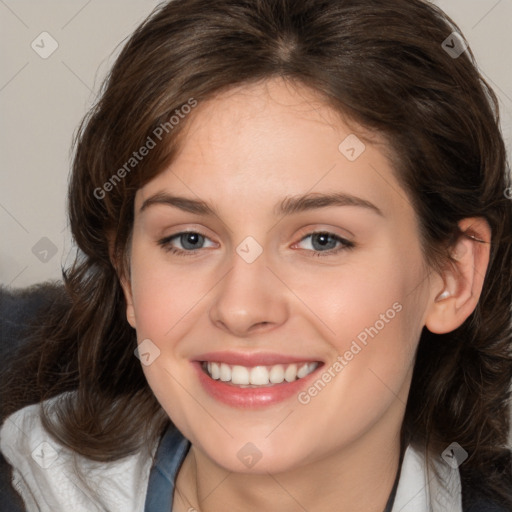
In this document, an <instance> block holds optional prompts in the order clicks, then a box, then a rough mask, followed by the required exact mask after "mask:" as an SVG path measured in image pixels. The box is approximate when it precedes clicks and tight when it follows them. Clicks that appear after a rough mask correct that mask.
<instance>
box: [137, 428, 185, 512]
mask: <svg viewBox="0 0 512 512" xmlns="http://www.w3.org/2000/svg"><path fill="white" fill-rule="evenodd" d="M189 449H190V441H188V440H187V439H185V438H184V437H183V436H182V435H181V432H180V431H179V430H178V429H176V428H175V427H173V426H172V425H171V426H169V428H168V429H167V430H166V431H165V434H164V435H163V437H162V439H161V441H160V444H159V446H158V450H157V452H156V457H155V462H154V464H153V467H152V468H151V473H150V475H149V482H148V490H147V494H146V504H145V506H144V512H170V511H172V499H173V495H174V482H175V480H176V476H177V474H178V470H179V468H180V466H181V464H182V462H183V460H184V459H185V456H186V455H187V453H188V451H189Z"/></svg>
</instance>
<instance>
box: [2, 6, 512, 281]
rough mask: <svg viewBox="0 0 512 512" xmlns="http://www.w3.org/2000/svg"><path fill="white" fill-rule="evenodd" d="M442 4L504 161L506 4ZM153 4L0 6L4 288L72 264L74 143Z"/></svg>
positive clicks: (510, 131)
mask: <svg viewBox="0 0 512 512" xmlns="http://www.w3.org/2000/svg"><path fill="white" fill-rule="evenodd" d="M438 4H439V5H440V6H441V7H442V8H443V9H444V10H445V11H446V12H447V13H448V14H449V15H450V16H452V17H453V18H454V19H455V21H456V22H457V23H458V24H459V25H460V26H461V29H462V31H463V33H464V34H465V36H466V38H467V39H468V41H469V43H470V45H471V48H472V49H473V51H474V52H475V54H476V57H477V60H478V62H479V64H480V67H481V69H482V71H483V72H484V74H485V76H486V77H487V78H488V79H489V82H490V83H491V85H493V87H494V88H495V90H496V92H497V93H498V95H499V96H500V99H501V108H502V125H503V130H504V134H505V137H506V141H507V146H508V148H509V152H510V150H511V149H512V64H511V62H512V59H511V57H510V49H511V48H512V31H511V30H510V20H512V0H443V1H439V2H438ZM156 5H157V2H155V1H154V0H153V1H151V0H128V1H126V0H124V1H121V0H108V1H100V0H89V1H87V0H85V1H75V0H73V1H70V0H51V1H50V0H40V1H36V0H32V1H28V0H17V1H16V0H0V38H1V40H2V41H1V43H2V50H3V51H2V54H1V62H0V130H1V132H0V134H1V136H0V155H1V163H0V165H1V167H2V173H1V182H0V229H1V233H2V235H3V236H2V239H3V241H4V243H2V244H1V246H0V283H2V284H4V285H9V286H13V287H16V288H17V287H23V286H27V285H30V284H32V283H36V282H40V281H43V280H46V279H59V278H60V276H61V266H66V265H67V264H69V261H70V259H71V256H72V254H73V253H72V243H71V239H70V236H69V233H68V229H67V226H66V214H65V201H66V185H67V176H68V171H69V166H70V158H71V155H70V146H71V140H72V135H73V133H74V131H75V130H76V128H77V126H78V123H79V121H80V119H81V118H82V116H83V115H84V114H85V112H86V111H87V109H88V107H90V106H91V104H92V102H93V100H94V98H95V94H96V93H97V91H98V88H99V85H100V83H101V79H102V78H103V77H104V76H105V74H106V72H107V70H108V68H109V66H110V65H111V64H112V63H113V60H114V57H115V55H117V53H118V51H119V49H120V46H121V43H122V42H123V40H124V39H125V38H126V37H127V36H128V35H129V34H130V33H131V32H132V31H133V29H135V27H136V26H137V25H138V24H139V23H140V22H141V21H142V20H143V19H144V18H145V17H146V16H147V15H148V14H149V13H150V11H151V10H152V9H153V8H154V7H155V6H156ZM418 23H421V20H418ZM42 32H48V33H49V34H50V35H51V36H52V37H53V38H54V39H55V40H56V41H57V43H58V48H57V50H56V51H55V52H54V53H53V54H52V55H51V56H49V57H48V58H47V59H43V58H41V57H40V56H39V55H38V54H37V53H36V52H35V51H34V50H33V49H32V47H31V43H32V42H33V41H34V40H36V43H37V41H40V39H39V38H38V36H39V35H40V34H41V33H42ZM36 38H37V39H36ZM440 43H441V42H440ZM39 44H41V43H39ZM45 46H46V48H48V47H49V46H48V42H46V43H45ZM41 239H42V240H41ZM44 251H47V252H46V253H45V252H44Z"/></svg>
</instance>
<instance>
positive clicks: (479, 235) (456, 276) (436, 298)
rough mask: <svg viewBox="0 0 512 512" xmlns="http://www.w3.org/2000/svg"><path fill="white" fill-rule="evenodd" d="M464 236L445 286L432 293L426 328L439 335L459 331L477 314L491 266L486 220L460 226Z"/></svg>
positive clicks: (455, 250) (444, 278) (467, 221)
mask: <svg viewBox="0 0 512 512" xmlns="http://www.w3.org/2000/svg"><path fill="white" fill-rule="evenodd" d="M459 227H460V229H461V231H462V233H463V234H462V235H461V236H460V237H459V239H458V240H457V243H456V244H455V246H454V247H453V248H452V251H451V256H452V259H453V260H454V261H452V262H450V264H449V265H448V266H447V268H446V269H445V271H444V272H443V274H442V276H441V277H442V281H443V286H442V288H441V289H439V285H437V286H438V288H437V289H433V290H432V297H433V299H431V303H430V305H429V309H428V312H427V316H426V321H425V326H426V327H427V329H428V330H429V331H431V332H433V333H436V334H445V333H447V332H451V331H453V330H455V329H457V328H458V327H460V326H461V325H462V324H463V323H464V321H465V320H466V319H467V318H468V317H469V316H470V315H471V313H472V312H473V311H474V310H475V307H476V305H477V303H478V300H479V298H480V295H481V293H482V288H483V284H484V277H485V274H486V271H487V266H488V264H489V254H490V240H491V229H490V227H489V224H488V223H487V221H486V220H485V219H483V218H468V219H464V220H462V221H461V222H460V223H459Z"/></svg>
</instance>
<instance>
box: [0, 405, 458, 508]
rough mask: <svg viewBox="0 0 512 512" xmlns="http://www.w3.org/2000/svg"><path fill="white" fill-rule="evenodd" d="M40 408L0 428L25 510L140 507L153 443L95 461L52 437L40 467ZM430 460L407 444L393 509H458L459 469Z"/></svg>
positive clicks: (44, 437) (0, 446) (45, 438)
mask: <svg viewBox="0 0 512 512" xmlns="http://www.w3.org/2000/svg"><path fill="white" fill-rule="evenodd" d="M39 407H40V405H39V404H35V405H31V406H28V407H25V408H23V409H21V410H19V411H16V412H15V413H14V414H12V415H11V416H9V417H8V418H7V419H6V420H5V422H4V424H3V425H2V428H1V430H0V449H1V451H2V452H3V454H4V456H5V458H6V459H7V461H8V462H9V463H10V464H11V466H12V467H13V483H14V486H15V488H16V489H17V490H18V492H19V493H20V495H21V496H22V498H23V500H24V502H25V506H26V509H27V511H28V512H32V511H40V512H60V511H62V512H67V511H68V510H74V511H75V512H91V510H109V511H111V512H142V511H143V510H144V500H145V496H146V491H147V484H148V479H149V472H150V469H151V463H152V456H153V455H154V452H155V450H156V447H155V448H154V449H153V450H149V451H147V452H140V453H137V454H134V455H130V456H128V457H125V458H124V459H121V460H118V461H114V462H110V463H95V462H93V461H91V460H89V459H86V458H84V457H81V456H79V455H77V454H75V453H74V452H72V451H71V450H69V449H67V448H65V447H63V446H60V445H57V444H56V442H55V441H53V440H52V441H51V445H52V446H55V447H56V451H55V453H53V452H52V451H51V450H50V455H49V456H50V460H49V463H51V456H52V455H53V456H56V457H57V458H56V460H55V462H53V463H51V464H50V466H49V467H46V468H43V467H41V465H40V464H39V463H38V462H37V460H36V458H37V457H36V458H34V456H33V453H34V450H36V449H39V451H40V450H41V448H40V447H41V443H43V442H45V441H48V439H49V436H48V434H47V433H46V431H45V430H44V428H43V426H42V425H41V421H40V416H39ZM38 447H39V448H38ZM432 464H433V467H431V468H429V470H427V467H426V460H425V456H424V454H423V452H421V451H420V450H418V449H416V448H414V447H412V446H409V447H408V448H407V449H406V451H405V453H404V458H403V462H402V467H401V471H400V478H399V482H398V487H397V491H396V496H395V501H394V504H393V507H392V512H462V498H461V482H460V476H459V471H458V469H452V468H451V467H450V466H449V465H448V464H447V463H445V462H444V461H443V459H441V457H439V458H438V459H434V460H433V461H432ZM75 470H79V472H80V473H82V474H88V477H87V484H86V483H85V482H84V481H80V479H79V478H74V477H72V475H73V474H74V472H75ZM88 488H89V489H88ZM92 489H96V491H92Z"/></svg>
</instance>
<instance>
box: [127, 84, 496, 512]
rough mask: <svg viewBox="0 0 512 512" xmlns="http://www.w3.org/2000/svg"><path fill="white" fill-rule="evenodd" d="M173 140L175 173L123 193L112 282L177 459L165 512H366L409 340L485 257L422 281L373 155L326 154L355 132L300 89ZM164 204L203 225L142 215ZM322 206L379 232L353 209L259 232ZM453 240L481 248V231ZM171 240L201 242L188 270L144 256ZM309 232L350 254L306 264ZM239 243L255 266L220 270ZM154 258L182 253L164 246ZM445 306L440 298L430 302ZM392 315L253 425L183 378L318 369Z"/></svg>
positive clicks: (391, 189) (249, 417)
mask: <svg viewBox="0 0 512 512" xmlns="http://www.w3.org/2000/svg"><path fill="white" fill-rule="evenodd" d="M187 122H190V124H189V125H188V126H187V127H186V131H185V138H184V144H183V146H182V148H181V151H180V153H179V154H178V156H177V158H176V160H175V161H174V162H173V163H172V164H171V165H170V167H169V168H167V169H165V170H164V171H163V172H162V173H161V174H159V175H158V176H157V177H156V178H154V179H153V180H152V181H151V182H149V183H148V184H147V185H145V186H144V187H143V188H142V189H140V190H139V191H138V192H137V195H136V199H135V205H134V208H135V221H134V228H133V237H132V243H131V247H130V274H129V276H127V277H126V278H122V283H123V289H124V291H125V295H126V299H127V303H128V307H127V319H128V321H129V322H130V324H131V325H132V326H133V327H134V328H135V329H136V331H137V339H138V340H139V342H141V341H142V340H145V339H150V340H151V342H152V343H153V344H154V345H156V346H157V347H158V349H159V350H160V355H159V357H157V358H156V359H155V360H154V362H152V364H150V365H148V366H144V367H143V369H144V372H145V375H146V377H147V380H148V383H149V385H150V386H151V388H152V390H153V392H154V393H155V395H156V397H157V398H158V400H159V402H160V403H161V405H162V407H163V408H164V409H165V411H166V412H167V413H168V414H169V416H170V418H171V419H172V421H173V422H174V423H175V424H176V426H177V427H178V428H179V429H180V430H181V432H182V433H183V434H184V435H185V436H186V437H187V438H188V439H190V440H191V442H192V448H191V450H190V452H189V454H188V455H187V457H186V459H185V462H184V464H183V466H182V468H181V470H180V472H179V475H178V481H177V484H178V491H179V492H178V493H176V494H175V510H177V511H179V510H188V509H189V507H194V508H196V509H197V510H201V511H217V510H226V509H229V510H245V511H253V510H254V511H256V510H258V511H259V510H266V511H280V512H283V511H292V510H298V509H300V507H301V506H302V507H304V508H305V509H306V510H308V511H310V512H313V511H325V510H351V511H354V512H358V511H363V510H364V511H375V512H381V511H382V510H383V509H384V505H385V503H386V501H387V498H388V495H389V493H390V491H391V488H392V485H393V481H394V479H395V475H396V471H397V468H398V459H399V448H400V446H399V432H400V426H401V423H402V420H403V414H404V409H405V403H406V400H407V395H408V390H409V386H410V380H411V375H412V370H413V365H414V355H415V350H416V347H417V343H418V340H419V336H420V334H421V330H422V328H423V326H425V325H426V326H427V327H428V328H429V329H431V330H432V331H433V332H448V331H451V330H453V329H455V328H456V327H458V326H459V325H460V324H461V323H462V322H463V321H464V320H465V319H466V318H467V317H468V316H469V314H470V313H471V312H472V311H473V309H474V307H475V305H476V302H477V300H478V297H479V294H480V291H481V287H482V282H483V276H484V275H485V269H486V266H487V263H488V245H485V244H477V243H476V242H474V241H473V240H472V239H469V238H465V237H463V238H461V239H460V241H459V243H458V245H457V246H456V247H454V253H455V254H456V256H457V257H459V258H460V259H459V262H458V264H457V266H456V267H454V268H453V269H450V268H448V267H447V270H446V273H445V274H443V275H439V274H437V273H435V272H433V271H432V270H431V269H429V268H427V266H426V264H425V263H424V257H423V254H422V250H421V245H420V240H419V231H418V220H417V218H416V215H415V213H414V211H413V209H412V206H411V204H410V202H409V201H408V199H407V195H406V193H405V192H404V191H403V190H402V189H401V188H400V186H399V184H398V181H397V180H396V178H395V176H394V174H393V169H392V167H391V164H390V162H389V161H388V159H387V158H386V156H385V155H386V150H388V149H389V148H387V147H386V145H385V142H384V140H383V139H380V138H379V137H378V136H376V135H375V134H374V135H372V137H371V138H369V134H368V133H367V132H366V133H365V131H364V130H363V129H362V128H358V131H357V135H358V136H359V138H360V139H361V140H362V141H364V143H365V145H366V149H365V151H364V152H363V153H362V154H361V155H360V156H359V158H357V159H356V160H355V161H353V162H351V161H349V160H348V159H347V158H346V156H345V155H344V154H342V152H340V150H339V149H338V147H339V145H340V143H341V142H342V141H343V140H344V139H345V138H346V137H347V136H348V135H350V134H353V133H356V132H355V129H354V125H353V123H351V124H350V126H349V125H348V124H347V123H346V122H345V121H344V120H343V119H342V118H341V117H340V116H339V115H337V114H336V113H335V112H334V111H333V110H332V109H330V108H329V107H328V106H326V105H325V104H323V103H322V102H321V101H320V100H319V98H317V97H316V96H315V94H314V92H312V91H310V90H309V89H307V88H305V87H302V86H299V85H292V84H291V83H289V82H284V81H283V80H281V79H272V80H267V81H265V82H262V83H259V84H253V85H250V86H249V85H245V86H243V87H239V88H236V89H233V90H231V91H229V92H227V93H223V94H221V95H219V96H218V97H216V98H214V99H212V100H210V101H208V102H205V103H203V104H201V105H199V106H198V107H197V108H196V109H195V111H194V112H193V114H191V117H190V119H188V121H187ZM370 139H371V141H370ZM163 192H165V193H168V194H173V195H179V196H184V197H187V198H191V199H196V200H197V199H200V200H203V201H206V202H207V203H208V204H209V205H210V206H211V207H212V208H214V209H215V211H216V215H213V216H204V215H197V214H193V213H188V212H184V211H181V210H179V209H178V208H175V207H172V206H169V205H165V204H153V205H151V206H148V207H147V208H145V209H144V210H143V211H142V212H140V208H141V206H142V204H143V203H144V202H145V201H146V200H147V199H149V198H150V197H152V196H154V195H155V194H159V193H163ZM332 192H344V193H348V194H352V195H354V196H357V197H359V198H362V199H364V200H366V201H370V202H371V203H373V204H374V205H375V206H376V207H378V208H379V209H380V211H381V212H382V215H379V214H378V213H376V212H374V211H373V210H371V209H368V208H362V207H359V206H329V207H327V208H317V209H315V210H311V211H307V212H300V213H294V214H291V215H289V216H286V217H283V216H276V215H275V214H274V207H275V205H276V204H278V203H279V202H281V201H282V200H283V199H284V198H285V197H288V196H294V195H300V194H305V193H332ZM461 226H462V227H463V229H466V228H471V230H472V233H474V234H477V235H478V238H482V239H484V240H486V241H489V240H490V233H489V229H488V226H487V223H486V222H485V221H483V220H482V219H466V220H464V221H463V222H462V223H461ZM187 230H190V231H195V232H199V233H200V234H202V235H204V236H205V237H206V239H205V241H204V242H200V243H199V245H198V247H199V250H197V251H196V252H195V254H193V255H192V256H186V255H185V256H180V255H176V254H172V253H170V252H168V251H166V250H165V249H164V247H162V246H161V245H160V244H159V243H158V242H159V240H162V239H164V238H166V237H170V236H171V235H175V234H178V233H181V232H183V231H187ZM315 231H320V232H329V233H333V234H334V235H337V236H340V237H342V238H345V239H348V240H350V241H351V242H353V243H354V244H355V247H353V248H351V249H343V250H341V251H340V252H338V253H336V254H330V255H327V256H323V255H320V257H318V256H315V253H317V254H318V253H321V250H322V249H321V247H320V248H319V244H318V243H315V244H314V243H313V238H312V237H308V236H307V235H310V234H311V233H313V232H315ZM248 236H251V237H253V238H254V239H255V240H256V241H257V242H258V244H259V245H260V246H261V248H262V249H263V252H262V254H261V255H260V256H259V257H258V258H257V259H256V260H255V261H254V262H253V263H247V262H246V261H245V260H244V259H243V258H242V257H240V256H239V254H237V252H236V248H237V247H238V246H239V244H240V243H241V242H242V241H243V240H244V239H245V238H246V237H248ZM201 244H202V245H201ZM170 246H173V247H175V248H181V249H183V246H182V245H180V238H179V237H176V238H174V239H173V241H172V242H170V241H168V242H167V247H170ZM331 247H332V246H329V247H328V248H331ZM338 247H340V244H339V243H337V244H336V248H338ZM315 249H316V250H315ZM444 290H447V291H448V292H449V294H450V295H449V296H448V297H445V298H442V299H436V298H437V297H438V296H439V294H441V292H443V291H444ZM396 303H398V304H399V305H400V306H401V310H400V312H397V313H396V315H395V316H394V318H393V319H392V320H389V322H386V323H385V326H384V327H383V328H382V329H380V330H379V332H378V334H377V335H375V336H374V337H373V338H369V339H368V343H367V345H366V346H364V347H363V348H362V350H361V351H360V352H359V353H357V355H356V356H354V357H353V359H352V360H351V361H349V362H348V364H347V365H346V366H345V367H344V368H343V370H342V371H341V372H339V373H338V374H336V376H335V377H334V378H332V380H331V382H329V383H328V384H327V385H326V386H325V388H324V389H323V390H322V391H321V392H319V393H318V394H317V395H316V396H315V397H313V398H312V399H311V401H310V402H309V403H308V404H306V405H304V404H301V403H299V401H298V400H297V397H296V396H293V397H292V398H291V399H288V400H286V401H284V402H281V403H277V404H274V405H269V406H266V407H260V408H253V409H251V408H245V409H239V408H235V407H231V406H229V405H226V404H222V403H220V402H218V401H216V400H215V399H213V398H212V397H211V396H210V395H209V394H207V393H206V392H205V391H204V390H203V388H202V387H201V386H200V384H199V381H198V378H197V374H196V371H195V370H194V368H193V367H192V364H191V360H193V359H194V357H195V356H197V355H198V354H201V353H204V352H207V351H208V352H209V351H220V350H229V351H235V352H249V353H257V352H271V353H276V354H286V355H291V356H296V357H303V358H305V359H309V360H311V361H323V362H324V363H325V367H329V366H331V365H332V364H333V363H334V362H335V361H336V359H337V357H338V356H340V355H341V356H343V354H345V353H346V351H347V350H349V349H350V346H351V344H352V342H353V341H354V340H355V339H356V337H357V336H358V334H360V333H361V332H363V331H364V330H365V328H369V327H371V326H374V325H375V324H376V322H377V321H378V320H379V319H380V318H381V316H380V315H381V314H384V313H385V312H386V311H387V310H389V309H390V308H392V306H393V304H396ZM379 325H380V324H379ZM249 442H250V443H252V444H253V445H255V446H256V447H257V449H258V450H259V452H260V453H261V455H262V457H261V459H260V460H259V461H258V462H257V463H256V464H255V465H254V466H253V467H252V468H248V467H246V466H245V465H244V464H243V463H242V462H241V461H240V459H239V458H238V457H237V453H238V452H239V450H240V449H241V448H242V447H243V446H244V445H245V444H246V443H249Z"/></svg>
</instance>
